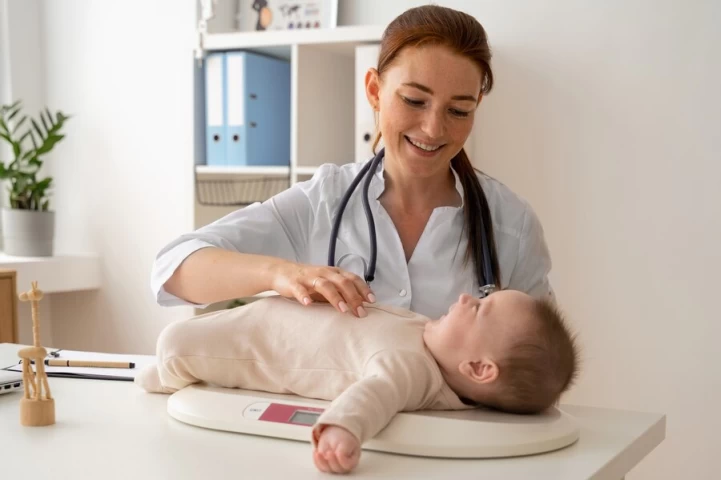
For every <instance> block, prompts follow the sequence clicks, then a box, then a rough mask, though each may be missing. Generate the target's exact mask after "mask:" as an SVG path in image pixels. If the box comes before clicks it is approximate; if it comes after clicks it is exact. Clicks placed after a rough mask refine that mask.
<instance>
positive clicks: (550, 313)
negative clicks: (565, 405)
mask: <svg viewBox="0 0 721 480" xmlns="http://www.w3.org/2000/svg"><path fill="white" fill-rule="evenodd" d="M532 315H533V319H534V322H535V327H532V328H531V330H530V331H529V332H528V333H527V334H524V335H523V336H522V337H521V338H519V339H517V340H516V341H515V342H514V343H513V344H512V345H511V347H510V348H509V351H508V353H507V355H505V357H504V358H501V359H500V360H499V361H498V368H499V371H500V374H499V378H498V380H499V382H498V391H497V393H496V394H495V395H493V397H492V398H490V399H489V398H486V399H484V402H483V405H484V406H487V407H491V408H495V409H498V410H503V411H505V412H509V413H519V414H532V413H539V412H542V411H543V410H545V409H547V408H549V407H550V406H552V405H554V404H555V403H557V402H558V400H559V398H560V396H561V394H562V393H564V392H565V391H567V390H568V389H569V388H570V387H571V386H572V385H573V384H574V382H575V381H576V378H577V376H578V365H579V352H578V347H577V345H576V335H575V334H572V333H571V331H570V329H569V327H568V325H567V324H566V321H565V319H564V316H563V314H562V313H561V311H560V310H559V309H558V307H557V306H556V305H555V304H554V303H553V302H552V301H550V300H536V301H535V302H534V306H533V312H532Z"/></svg>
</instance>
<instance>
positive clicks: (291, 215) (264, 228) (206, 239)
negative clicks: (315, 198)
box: [150, 172, 323, 306]
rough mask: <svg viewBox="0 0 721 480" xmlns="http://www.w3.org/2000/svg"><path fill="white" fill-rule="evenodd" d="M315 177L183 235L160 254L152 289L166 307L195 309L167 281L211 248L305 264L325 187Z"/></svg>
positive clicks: (152, 279) (160, 303) (159, 302)
mask: <svg viewBox="0 0 721 480" xmlns="http://www.w3.org/2000/svg"><path fill="white" fill-rule="evenodd" d="M320 173H321V172H318V173H317V174H316V175H315V176H314V177H313V179H311V180H309V181H308V182H304V183H302V184H296V185H294V186H293V187H291V188H289V189H287V190H285V191H283V192H281V193H279V194H278V195H275V196H274V197H273V198H271V199H269V200H267V201H265V202H263V203H254V204H252V205H249V206H247V207H245V208H241V209H238V210H236V211H234V212H232V213H230V214H228V215H226V216H225V217H223V218H221V219H219V220H216V221H215V222H213V223H210V224H208V225H206V226H204V227H201V228H199V229H198V230H196V231H194V232H192V233H188V234H185V235H181V236H180V237H178V238H176V239H175V240H173V241H172V242H170V243H169V244H168V245H166V246H165V247H163V249H162V250H160V252H159V253H158V255H157V256H156V258H155V261H154V263H153V268H152V272H151V279H150V283H151V288H152V291H153V294H154V295H155V299H156V301H157V303H158V304H159V305H161V306H176V305H194V306H199V305H197V304H193V303H190V302H187V301H185V300H183V299H181V298H179V297H176V296H175V295H172V294H170V293H168V292H167V291H166V290H165V288H164V287H163V286H164V285H165V282H167V281H168V279H169V278H170V277H171V276H172V275H173V273H174V272H175V270H176V269H177V268H178V266H180V264H181V263H183V261H184V260H185V259H186V258H187V257H188V256H189V255H190V254H192V253H193V252H196V251H197V250H200V249H201V248H206V247H217V248H222V249H225V250H230V251H235V252H241V253H251V254H257V255H269V256H273V257H279V258H284V259H287V260H292V261H299V259H301V258H303V257H304V255H305V249H306V247H307V243H308V237H309V233H310V228H311V225H312V223H313V216H314V211H313V206H312V205H311V201H310V199H309V194H310V193H311V192H313V191H315V190H317V189H319V188H321V183H322V181H323V177H322V175H321V174H320Z"/></svg>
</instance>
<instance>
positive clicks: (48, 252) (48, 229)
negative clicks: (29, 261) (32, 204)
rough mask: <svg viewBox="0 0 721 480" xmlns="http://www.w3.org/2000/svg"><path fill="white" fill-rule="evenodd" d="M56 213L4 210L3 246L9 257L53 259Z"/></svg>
mask: <svg viewBox="0 0 721 480" xmlns="http://www.w3.org/2000/svg"><path fill="white" fill-rule="evenodd" d="M54 237H55V212H37V211H33V210H17V209H15V208H3V209H2V244H3V251H4V253H5V254H7V255H15V256H19V257H51V256H52V255H53V240H54Z"/></svg>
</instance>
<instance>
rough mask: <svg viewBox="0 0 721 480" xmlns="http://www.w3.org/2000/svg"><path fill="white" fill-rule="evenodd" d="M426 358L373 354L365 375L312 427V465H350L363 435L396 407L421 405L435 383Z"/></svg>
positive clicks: (326, 467) (328, 467)
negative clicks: (313, 462)
mask: <svg viewBox="0 0 721 480" xmlns="http://www.w3.org/2000/svg"><path fill="white" fill-rule="evenodd" d="M426 362H427V358H426V357H425V356H424V355H422V354H420V353H418V352H403V351H393V352H390V351H385V352H380V353H378V354H376V355H375V356H374V357H373V358H372V359H371V360H370V361H369V362H368V364H367V365H366V371H365V375H364V377H363V378H362V379H360V380H359V381H358V382H356V383H354V384H353V385H351V386H350V387H349V388H348V389H347V390H345V391H344V392H343V393H342V394H341V395H340V396H339V397H338V398H336V399H335V400H334V401H333V402H332V403H331V405H330V406H329V407H328V409H326V410H325V412H323V414H322V415H321V416H320V418H318V422H317V423H316V424H315V426H314V427H313V437H312V441H313V447H314V451H313V459H314V461H315V464H316V466H317V467H318V468H319V469H320V470H323V471H331V472H334V473H344V472H348V471H350V470H352V469H353V468H354V467H355V466H356V465H357V463H358V460H359V459H360V448H361V445H362V444H363V443H364V442H365V441H366V440H369V439H371V438H373V437H374V436H375V435H376V434H377V433H378V432H380V431H381V430H382V429H383V428H385V426H386V425H388V423H390V421H391V420H392V419H393V417H394V416H395V415H396V414H397V413H398V412H400V411H403V410H416V409H419V408H422V407H423V404H424V402H425V401H427V399H428V397H429V393H431V391H432V390H433V388H432V385H433V384H434V382H433V375H432V373H431V372H432V369H430V368H429V367H428V366H427V363H426ZM431 396H432V395H431ZM339 429H340V430H339ZM326 435H328V437H327V438H326Z"/></svg>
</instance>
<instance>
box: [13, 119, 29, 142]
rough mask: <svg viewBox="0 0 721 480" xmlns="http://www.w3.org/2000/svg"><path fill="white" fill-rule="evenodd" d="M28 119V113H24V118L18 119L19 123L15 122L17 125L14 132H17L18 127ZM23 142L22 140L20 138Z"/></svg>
mask: <svg viewBox="0 0 721 480" xmlns="http://www.w3.org/2000/svg"><path fill="white" fill-rule="evenodd" d="M27 119H28V116H27V115H24V116H23V118H21V119H20V121H18V123H16V124H15V127H14V128H13V133H15V132H17V131H18V129H19V128H20V127H21V126H22V124H23V123H25V120H27ZM20 141H21V142H22V140H20Z"/></svg>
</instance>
